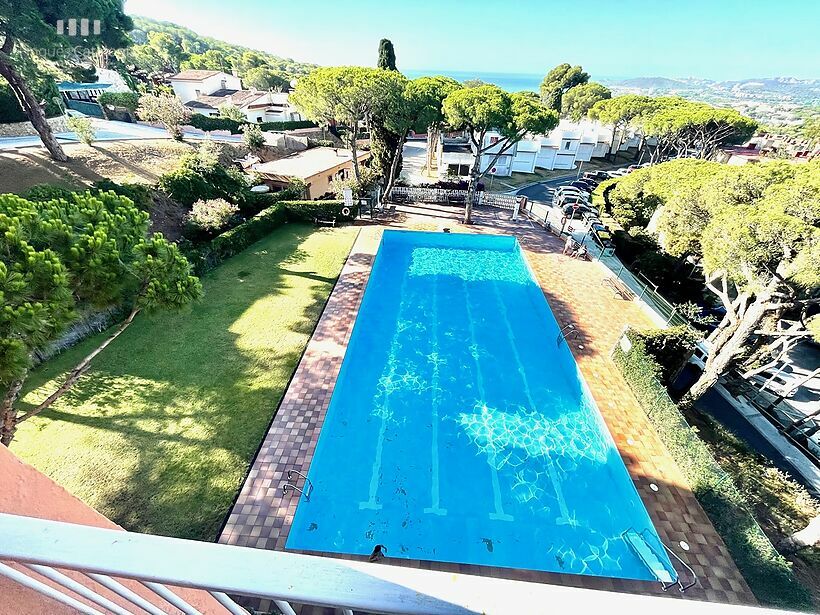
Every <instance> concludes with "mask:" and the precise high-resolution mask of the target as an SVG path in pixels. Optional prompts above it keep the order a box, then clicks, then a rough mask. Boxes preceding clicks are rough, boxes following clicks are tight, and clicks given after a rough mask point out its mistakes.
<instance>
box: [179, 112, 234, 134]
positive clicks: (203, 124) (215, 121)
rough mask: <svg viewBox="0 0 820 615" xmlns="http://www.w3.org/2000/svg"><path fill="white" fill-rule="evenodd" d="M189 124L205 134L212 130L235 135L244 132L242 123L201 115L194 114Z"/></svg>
mask: <svg viewBox="0 0 820 615" xmlns="http://www.w3.org/2000/svg"><path fill="white" fill-rule="evenodd" d="M188 124H189V125H190V126H193V127H194V128H199V129H200V130H204V131H205V132H210V131H212V130H230V131H231V134H234V135H235V134H239V133H240V132H242V123H241V122H237V121H236V120H232V119H230V118H227V117H209V116H207V115H202V114H201V113H194V114H193V115H192V116H191V117H190V119H189V120H188Z"/></svg>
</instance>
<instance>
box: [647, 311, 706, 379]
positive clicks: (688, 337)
mask: <svg viewBox="0 0 820 615" xmlns="http://www.w3.org/2000/svg"><path fill="white" fill-rule="evenodd" d="M634 335H635V336H636V337H637V338H638V339H640V340H641V341H642V342H643V344H644V346H645V348H646V352H647V354H648V355H649V356H650V357H651V358H652V359H653V360H654V361H655V362H656V363H657V364H658V367H660V374H659V380H660V381H661V382H662V383H664V384H669V380H670V379H671V378H672V377H673V376H674V375H675V374H676V373H677V372H678V370H679V369H680V368H681V367H682V366H683V364H684V362H686V361H687V360H688V359H689V355H691V354H692V351H693V350H694V349H695V344H697V343H698V341H699V340H700V338H701V335H700V334H699V333H698V332H697V331H695V330H694V329H693V328H692V327H688V326H686V325H680V326H677V327H669V328H668V329H651V330H649V331H640V332H634Z"/></svg>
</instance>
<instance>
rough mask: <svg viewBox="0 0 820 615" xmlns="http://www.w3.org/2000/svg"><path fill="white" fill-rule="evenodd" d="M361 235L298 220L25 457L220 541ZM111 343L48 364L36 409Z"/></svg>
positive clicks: (26, 428) (97, 500)
mask: <svg viewBox="0 0 820 615" xmlns="http://www.w3.org/2000/svg"><path fill="white" fill-rule="evenodd" d="M355 236H356V229H355V228H353V227H343V228H337V229H325V230H321V231H314V230H313V229H310V228H309V227H306V226H302V225H287V226H285V227H283V228H281V229H278V230H277V231H275V232H274V233H273V234H271V235H270V236H268V237H267V238H265V239H263V240H262V241H259V242H258V243H256V244H254V245H253V246H251V247H250V248H248V249H247V250H246V251H244V252H242V253H241V254H239V255H237V256H235V257H234V258H232V259H230V260H229V261H227V262H226V263H225V264H223V265H222V266H220V267H219V268H218V269H216V270H215V271H213V272H211V273H210V274H208V275H207V276H205V277H204V278H203V284H204V287H205V293H206V294H205V297H204V298H203V300H202V301H200V302H199V303H198V304H196V305H194V306H193V307H192V308H191V309H189V310H187V311H186V312H183V313H180V314H158V315H155V316H144V315H141V316H140V317H138V319H137V321H135V322H134V324H133V325H132V326H131V327H130V328H129V329H128V330H127V331H126V332H125V333H123V335H122V336H121V337H120V338H119V339H118V340H116V341H115V342H114V343H113V344H112V345H111V346H110V347H109V348H108V349H106V350H105V351H104V352H103V354H101V355H100V356H99V357H98V358H97V359H96V361H95V363H94V364H93V367H92V369H91V371H90V372H89V373H88V374H87V375H86V376H84V377H83V379H82V380H81V381H80V382H79V383H78V384H77V385H76V386H75V387H74V389H72V390H71V391H69V392H68V393H67V394H66V395H65V396H64V397H62V398H61V399H60V400H59V401H58V402H56V403H55V404H54V406H53V407H52V408H51V409H49V410H48V411H46V412H44V413H43V414H42V415H40V416H38V417H35V418H33V419H31V420H29V421H27V422H25V423H23V424H22V425H21V427H20V430H19V431H18V433H17V436H16V438H15V441H14V442H13V443H12V447H11V448H12V451H13V452H14V453H16V454H17V455H18V456H19V457H21V458H22V459H23V460H24V461H26V462H28V463H30V464H32V465H33V466H34V467H36V468H38V469H39V470H41V471H43V472H45V473H46V474H48V475H49V476H51V477H52V478H53V479H54V480H56V481H57V482H58V483H60V484H61V485H63V486H64V487H65V488H67V489H68V490H69V491H70V492H72V493H74V494H75V495H77V496H78V497H80V498H81V499H82V500H83V501H85V502H87V503H88V504H90V505H91V506H93V507H94V508H96V509H97V510H99V511H100V512H102V513H103V514H105V515H107V516H108V517H109V518H111V519H113V520H114V521H116V522H117V523H120V524H121V525H123V526H124V527H125V528H126V529H129V530H134V531H141V532H150V533H155V534H165V535H172V536H178V537H184V538H194V539H203V540H210V539H213V538H215V536H216V532H217V531H218V529H219V526H220V523H221V521H222V519H223V517H224V516H225V514H226V513H227V511H228V508H229V506H230V505H231V503H232V501H233V498H234V496H235V494H236V492H237V490H238V489H239V487H240V484H241V482H242V480H243V478H244V476H245V473H246V471H247V468H248V464H249V462H250V461H251V457H252V456H253V455H254V453H255V451H256V449H257V447H258V445H259V443H260V442H261V440H262V438H263V436H264V433H265V430H266V427H267V425H268V422H269V421H270V419H271V416H272V415H273V413H274V410H275V409H276V406H277V404H278V402H279V400H280V398H281V397H282V394H283V393H284V389H285V386H286V385H287V382H288V379H289V378H290V375H291V373H292V372H293V370H294V369H295V367H296V364H297V362H298V360H299V358H300V356H301V353H302V350H303V348H304V346H305V345H306V343H307V340H308V338H309V337H310V334H311V332H312V330H313V327H314V325H315V323H316V321H317V320H318V317H319V315H320V313H321V309H322V307H323V305H324V301H325V300H326V298H327V295H328V294H329V292H330V290H331V288H332V285H333V283H334V281H335V279H336V278H337V277H338V274H339V272H340V270H341V266H342V264H343V262H344V259H345V258H346V256H347V254H348V252H349V251H350V247H351V245H352V243H353V240H354V239H355ZM99 341H100V337H96V338H92V339H89V340H86V341H85V342H84V343H82V344H80V345H79V346H77V347H75V348H72V349H71V350H69V351H67V352H65V353H64V354H62V355H60V356H59V357H57V358H55V359H54V360H52V361H50V362H49V363H47V364H45V365H43V366H41V368H39V369H38V370H36V371H35V372H34V373H33V374H32V375H31V377H30V378H29V381H28V384H27V389H26V390H25V391H24V397H23V402H24V406H25V405H26V404H33V403H35V402H37V401H38V400H40V399H41V398H43V397H45V395H47V394H48V392H49V391H51V390H52V389H53V388H54V387H55V384H56V383H57V382H58V378H59V377H60V375H61V374H63V373H64V372H65V371H66V370H68V369H69V368H70V367H72V366H73V365H74V364H75V363H76V362H77V361H78V360H79V359H80V358H81V357H82V356H83V355H84V354H85V353H87V352H88V351H89V350H90V349H92V348H93V347H94V346H95V345H96V344H97V343H98V342H99Z"/></svg>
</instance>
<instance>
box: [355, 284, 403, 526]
mask: <svg viewBox="0 0 820 615" xmlns="http://www.w3.org/2000/svg"><path fill="white" fill-rule="evenodd" d="M407 276H408V272H407V271H405V272H404V275H403V276H402V279H401V286H400V288H399V296H400V297H405V296H406V294H405V293H406V291H407ZM402 306H404V302H401V303H400V304H399V313H398V314H396V322H399V317H400V316H401V307H402ZM401 332H402V329H401V327H398V326H397V327H396V331H395V333H393V339H392V340H391V343H390V356H389V358H388V359H387V364H388V365H389V366H390V370H389V371H388V372H387V380H388V382H391V381H392V378H393V376H395V375H396V365H397V364H398V363H397V361H396V350H397V349H398V346H399V335H400V334H401ZM392 392H393V390H392V389H391V388H386V389H385V391H384V403H383V404H382V407H381V412H379V416H380V418H381V425H380V427H379V435H378V437H377V438H376V451H375V458H374V460H373V470H372V472H371V474H370V488H369V493H368V498H367V501H366V502H359V510H381V508H382V505H381V504H379V503H378V502H376V492H377V491H378V490H379V475H380V474H381V470H382V453H383V452H384V434H385V432H386V431H387V417H388V414H389V412H388V408H389V402H390V394H391V393H392Z"/></svg>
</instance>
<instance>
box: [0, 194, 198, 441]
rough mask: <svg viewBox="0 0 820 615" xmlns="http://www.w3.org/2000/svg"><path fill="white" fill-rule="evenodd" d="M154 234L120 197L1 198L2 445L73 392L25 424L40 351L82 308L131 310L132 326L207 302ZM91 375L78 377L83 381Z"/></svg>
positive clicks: (175, 252) (184, 265)
mask: <svg viewBox="0 0 820 615" xmlns="http://www.w3.org/2000/svg"><path fill="white" fill-rule="evenodd" d="M147 229H148V214H147V213H145V212H143V211H141V210H140V209H138V208H137V206H136V205H134V203H133V201H131V200H130V199H128V198H127V197H123V196H119V195H116V194H114V193H113V192H101V193H98V194H91V193H84V194H75V193H71V194H69V195H67V196H66V197H64V198H51V199H46V200H44V201H40V202H33V201H30V200H27V199H24V198H22V197H18V196H16V195H11V194H4V195H0V252H2V254H3V259H2V261H0V296H2V301H3V309H2V312H0V332H2V342H0V389H2V390H3V393H4V397H3V403H2V406H0V420H1V421H2V428H3V432H2V438H3V440H2V441H3V443H4V444H8V442H9V441H10V439H11V437H12V435H13V433H14V428H15V426H16V424H17V423H18V422H19V421H21V420H25V418H28V417H29V416H33V415H34V414H36V413H37V412H39V411H40V410H42V409H44V408H45V407H47V406H48V404H50V403H51V401H53V400H54V399H56V398H57V397H58V396H59V394H62V392H64V391H65V390H67V389H68V387H70V386H71V384H73V381H72V380H71V377H69V379H68V380H67V382H68V383H69V384H68V386H66V385H65V384H64V385H63V387H61V388H60V389H58V392H56V394H53V395H52V396H50V397H49V399H48V400H47V401H46V402H43V403H42V404H41V405H40V406H38V408H37V409H35V410H33V411H29V412H27V413H25V414H22V415H21V414H19V413H18V411H17V410H16V409H15V407H14V402H15V400H16V396H17V394H18V393H19V390H20V387H21V386H22V381H23V380H24V378H25V376H26V373H27V371H28V368H29V367H30V364H31V354H32V352H33V351H34V350H35V349H37V348H40V347H42V346H43V345H45V344H47V343H48V342H50V341H52V340H53V339H55V338H56V337H57V336H58V335H59V334H60V333H62V331H63V330H64V329H65V327H66V326H68V325H69V324H70V323H71V322H72V321H73V320H74V319H75V318H76V313H77V310H78V309H79V308H85V307H88V306H97V307H105V306H109V305H112V304H116V303H120V302H126V303H128V304H130V305H131V306H132V316H131V317H130V319H133V316H134V315H136V313H137V312H139V311H140V310H142V309H147V310H157V309H176V308H179V307H181V306H183V305H185V304H186V303H188V302H189V301H191V300H193V299H195V298H197V297H198V296H199V295H200V294H201V292H202V289H201V285H200V283H199V280H198V279H197V278H196V277H194V276H192V275H191V273H190V265H189V264H188V261H187V260H186V259H185V258H184V257H183V256H182V254H181V253H180V252H179V249H178V248H177V246H176V245H175V244H172V243H169V242H168V241H166V240H165V239H164V238H163V237H162V235H159V234H155V235H153V236H151V237H146V233H147ZM128 322H129V324H130V320H129V321H128ZM75 371H76V370H75ZM84 371H85V370H84V369H82V370H79V371H77V373H76V378H79V376H80V375H81V374H82V373H83V372H84Z"/></svg>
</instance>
